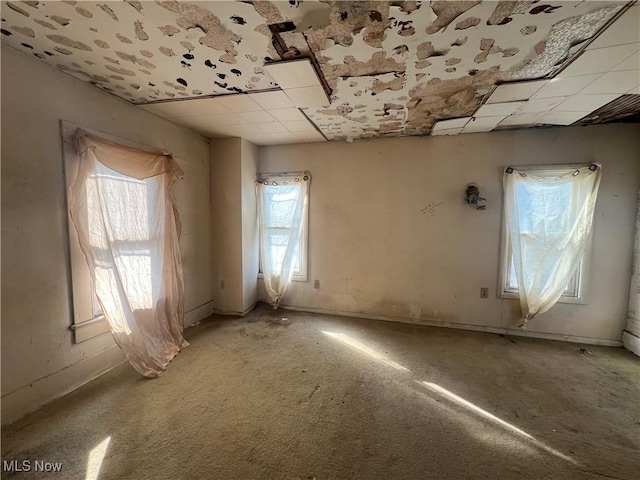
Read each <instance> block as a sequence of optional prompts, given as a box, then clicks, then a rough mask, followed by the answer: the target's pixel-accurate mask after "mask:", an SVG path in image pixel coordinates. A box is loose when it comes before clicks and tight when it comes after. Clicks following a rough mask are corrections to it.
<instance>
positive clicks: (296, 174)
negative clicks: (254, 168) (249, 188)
mask: <svg viewBox="0 0 640 480" xmlns="http://www.w3.org/2000/svg"><path fill="white" fill-rule="evenodd" d="M302 175H311V173H310V172H308V171H306V170H305V171H303V172H302V171H300V172H266V173H257V174H256V177H257V178H276V177H300V176H302Z"/></svg>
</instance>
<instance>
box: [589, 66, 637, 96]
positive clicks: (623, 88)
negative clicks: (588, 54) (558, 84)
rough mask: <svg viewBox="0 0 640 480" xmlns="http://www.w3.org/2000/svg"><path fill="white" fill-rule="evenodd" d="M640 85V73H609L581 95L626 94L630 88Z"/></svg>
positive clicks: (624, 71) (629, 71)
mask: <svg viewBox="0 0 640 480" xmlns="http://www.w3.org/2000/svg"><path fill="white" fill-rule="evenodd" d="M639 83H640V72H638V71H634V70H623V71H620V72H607V73H605V74H604V75H602V76H601V77H600V78H598V79H597V80H596V81H595V82H593V83H591V84H590V85H588V86H587V87H586V88H585V89H584V90H581V91H580V94H581V95H582V94H594V93H626V92H628V91H629V89H630V88H633V87H635V86H636V85H638V84H639Z"/></svg>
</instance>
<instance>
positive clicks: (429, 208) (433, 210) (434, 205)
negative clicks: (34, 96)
mask: <svg viewBox="0 0 640 480" xmlns="http://www.w3.org/2000/svg"><path fill="white" fill-rule="evenodd" d="M443 203H444V202H441V201H439V202H429V203H427V205H425V206H424V207H423V208H421V209H420V213H421V214H422V215H424V216H425V218H431V217H435V216H436V215H437V213H438V209H439V208H440V207H441V206H442V205H443Z"/></svg>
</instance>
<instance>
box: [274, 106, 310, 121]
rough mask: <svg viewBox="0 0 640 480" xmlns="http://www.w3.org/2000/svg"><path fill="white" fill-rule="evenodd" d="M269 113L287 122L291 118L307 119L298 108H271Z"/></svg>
mask: <svg viewBox="0 0 640 480" xmlns="http://www.w3.org/2000/svg"><path fill="white" fill-rule="evenodd" d="M269 113H271V115H272V116H273V117H274V118H275V119H276V120H280V121H281V122H287V121H291V120H306V118H305V116H304V115H303V114H302V113H300V110H298V109H297V108H280V109H278V110H270V111H269Z"/></svg>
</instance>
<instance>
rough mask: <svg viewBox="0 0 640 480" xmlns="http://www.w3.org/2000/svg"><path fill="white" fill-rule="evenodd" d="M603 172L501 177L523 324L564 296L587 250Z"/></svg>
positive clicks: (512, 172) (591, 168) (511, 172)
mask: <svg viewBox="0 0 640 480" xmlns="http://www.w3.org/2000/svg"><path fill="white" fill-rule="evenodd" d="M601 171H602V168H601V166H600V165H597V164H594V165H588V166H584V167H580V168H576V167H567V168H562V169H556V168H550V169H548V170H543V169H542V167H540V169H536V170H535V171H532V170H518V169H514V168H511V167H509V168H507V169H506V170H505V173H504V194H505V197H504V198H505V212H506V215H507V225H508V228H509V236H510V239H511V247H512V253H513V261H514V265H515V270H516V276H517V279H518V293H519V297H520V306H521V308H522V317H523V321H524V325H526V323H527V321H528V320H530V319H532V318H534V317H536V316H538V315H540V314H542V313H544V312H546V311H547V310H549V309H550V308H551V307H552V306H553V305H554V304H555V303H556V302H557V301H558V299H559V298H560V297H561V296H562V293H563V292H564V290H565V288H566V287H567V284H568V283H569V281H570V279H571V277H572V276H573V275H574V273H575V272H576V269H577V268H578V266H579V264H580V261H581V259H582V257H583V256H584V253H585V251H586V249H587V246H588V243H589V238H590V233H591V227H592V223H593V210H594V208H595V204H596V197H597V193H598V187H599V185H600V176H601Z"/></svg>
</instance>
